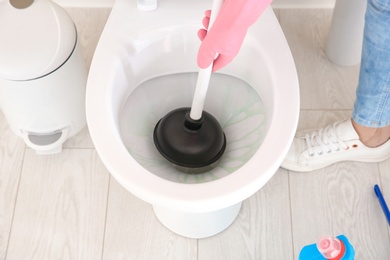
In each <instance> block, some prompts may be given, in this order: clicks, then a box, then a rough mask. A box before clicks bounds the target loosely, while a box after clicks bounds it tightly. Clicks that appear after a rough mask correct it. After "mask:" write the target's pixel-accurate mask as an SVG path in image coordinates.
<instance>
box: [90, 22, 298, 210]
mask: <svg viewBox="0 0 390 260" xmlns="http://www.w3.org/2000/svg"><path fill="white" fill-rule="evenodd" d="M268 25H269V24H268ZM278 26H279V25H278ZM270 30H272V28H271V29H270ZM280 33H281V34H282V35H280ZM273 34H276V36H275V37H276V39H277V44H275V42H273V41H272V40H270V41H265V42H263V43H262V45H265V46H264V48H268V49H270V50H273V51H270V52H269V53H268V55H265V56H264V62H265V63H266V64H267V66H269V67H270V68H271V69H270V74H271V75H270V77H271V80H272V83H273V86H278V87H276V88H274V90H273V91H274V96H273V99H274V102H273V107H272V109H273V112H272V114H273V116H272V118H271V119H270V123H269V128H268V131H267V133H266V136H265V138H264V141H263V143H262V145H261V147H260V148H259V149H258V150H257V151H256V153H255V154H254V155H253V156H252V158H251V159H250V160H249V161H248V162H247V163H246V164H245V165H243V166H242V167H241V168H240V169H239V170H238V171H236V172H233V173H231V174H230V175H228V176H226V177H223V178H221V179H218V180H215V181H211V182H205V183H196V184H183V183H175V182H172V181H169V180H166V179H163V178H161V177H158V176H157V175H155V174H153V173H150V172H149V171H147V170H146V169H145V168H143V167H142V166H141V165H140V164H139V163H138V162H137V161H136V160H135V159H134V158H133V157H132V156H131V155H130V154H129V152H128V150H127V149H126V147H125V146H124V144H123V142H122V140H121V136H120V133H119V130H118V126H117V123H116V121H115V118H114V117H113V114H112V107H113V104H112V98H111V97H112V95H115V93H112V92H110V84H112V82H113V77H115V75H114V74H113V73H112V72H108V71H107V67H110V64H111V65H112V66H113V67H115V66H118V65H119V66H121V64H117V63H118V60H117V59H116V58H115V48H112V46H110V48H107V47H105V44H110V41H105V39H104V38H103V37H102V39H101V42H100V43H99V47H98V49H97V51H96V52H95V57H94V61H95V62H93V63H92V64H91V69H90V74H89V79H88V84H87V98H86V110H87V122H88V126H89V130H90V134H91V138H92V140H93V142H94V145H95V147H96V150H97V152H98V154H99V156H100V158H101V160H102V161H103V163H104V165H105V166H106V167H107V169H108V171H109V172H110V173H111V174H112V175H113V177H114V178H115V179H116V180H117V181H118V182H119V183H120V184H121V185H122V186H124V187H125V188H126V189H127V190H128V191H130V192H131V193H133V194H134V195H136V196H137V197H139V198H140V199H143V200H144V201H146V202H149V203H151V204H153V205H158V206H161V207H166V208H171V209H178V210H182V211H188V212H209V211H214V210H219V209H222V208H226V207H228V206H231V205H234V204H236V203H239V202H241V201H243V200H244V199H246V198H248V197H249V196H251V195H252V194H254V193H255V192H257V191H258V190H259V189H260V188H261V187H262V186H264V185H265V184H266V183H267V182H268V180H269V179H270V178H271V177H272V176H273V175H274V173H275V172H276V171H277V169H278V168H279V166H280V164H281V162H282V160H283V158H284V156H285V155H286V154H287V151H288V149H289V146H290V144H291V142H292V139H293V137H294V134H295V130H296V127H297V122H298V115H299V89H298V78H297V74H296V71H295V64H294V61H293V59H292V56H291V53H290V50H289V47H288V45H287V42H286V40H285V38H284V35H283V33H282V32H281V30H280V27H279V28H277V31H275V32H273ZM280 36H282V37H283V39H280V38H279V37H280ZM286 52H287V53H286ZM96 61H98V62H96ZM277 72H279V73H277ZM281 73H283V76H280V74H281ZM280 104H284V105H283V106H281V105H280ZM285 115H289V116H288V117H286V116H285ZM264 162H266V163H264ZM259 173H261V174H259ZM243 175H245V178H243V177H244V176H243ZM206 191H207V192H206Z"/></svg>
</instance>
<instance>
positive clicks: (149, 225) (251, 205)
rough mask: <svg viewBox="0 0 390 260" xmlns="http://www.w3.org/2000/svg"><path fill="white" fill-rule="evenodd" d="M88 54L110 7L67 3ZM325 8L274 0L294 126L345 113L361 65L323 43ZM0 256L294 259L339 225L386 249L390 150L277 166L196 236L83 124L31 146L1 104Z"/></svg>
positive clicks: (387, 252)
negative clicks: (127, 177) (129, 185)
mask: <svg viewBox="0 0 390 260" xmlns="http://www.w3.org/2000/svg"><path fill="white" fill-rule="evenodd" d="M68 11H69V12H70V14H71V15H72V17H73V18H74V20H75V22H76V25H77V26H78V28H79V31H80V38H81V43H82V45H83V47H84V51H85V56H86V59H87V62H88V63H89V62H90V60H91V57H92V54H93V50H94V48H95V46H96V42H97V40H98V37H99V35H100V33H101V30H102V28H103V25H104V22H105V20H106V19H107V16H108V14H109V10H107V9H93V10H90V9H68ZM331 11H332V10H328V9H326V10H324V9H321V10H308V9H305V10H291V9H286V10H276V12H277V14H278V17H279V19H280V22H281V25H282V27H283V29H284V32H285V34H286V37H287V39H288V41H289V44H290V46H291V50H292V52H293V55H294V58H295V60H296V65H297V69H298V73H299V78H300V87H301V101H302V106H301V117H300V125H299V128H314V127H317V126H324V125H326V124H327V123H329V122H332V121H334V120H339V119H343V118H347V117H349V116H350V114H351V109H352V106H353V101H354V95H355V94H354V92H355V89H356V83H357V76H358V72H359V66H355V67H350V68H343V67H339V66H336V65H333V64H332V63H330V62H329V61H328V60H327V59H326V56H325V54H324V46H325V42H326V36H327V30H328V26H329V22H330V19H331ZM0 174H1V175H0V259H7V260H14V259H15V260H20V259H50V260H51V259H180V260H182V259H218V260H219V259H234V260H236V259H265V260H272V259H275V260H285V259H297V258H298V254H299V251H300V249H301V248H302V247H303V246H304V245H306V244H310V243H313V242H314V241H315V240H316V239H317V238H318V237H319V236H321V235H324V234H330V235H339V234H345V235H346V236H347V237H348V238H349V239H350V241H351V243H352V244H353V245H354V247H355V249H356V258H355V259H361V260H386V259H390V232H389V226H388V225H387V222H386V219H385V218H384V215H383V213H382V211H381V208H380V206H379V203H378V201H377V199H376V197H375V194H374V192H373V186H374V184H376V183H378V184H380V186H381V187H382V192H383V193H384V196H385V198H387V200H388V202H389V203H390V160H387V161H385V162H383V163H374V164H366V163H352V162H346V163H340V164H337V165H333V166H330V167H327V168H325V169H322V170H318V171H315V172H312V173H294V172H288V171H285V170H283V169H279V170H278V172H277V173H276V174H275V176H274V177H273V178H272V179H271V181H270V182H269V183H268V184H267V185H266V186H265V187H264V188H262V189H261V190H260V191H259V192H257V193H256V194H255V195H253V196H252V197H250V198H249V199H248V200H246V201H245V202H244V204H243V207H242V210H241V212H240V215H239V216H238V219H237V220H236V221H235V222H234V224H233V225H232V226H231V227H230V228H228V229H227V230H225V231H224V232H222V233H221V234H219V235H217V236H214V237H212V238H208V239H202V240H195V239H186V238H183V237H180V236H177V235H175V234H173V233H172V232H170V231H169V230H167V229H166V228H165V227H164V226H162V225H161V224H160V223H159V222H158V220H157V219H156V217H155V216H154V214H153V211H152V209H151V206H150V205H148V204H146V203H144V202H143V201H141V200H139V199H137V198H136V197H134V196H133V195H132V194H130V193H128V192H127V191H126V190H124V189H123V188H122V187H121V186H120V185H119V184H118V183H117V182H116V181H115V180H114V179H113V178H111V176H110V174H109V173H108V172H107V170H106V169H105V167H104V166H103V164H102V163H101V161H100V159H99V157H98V155H97V154H96V152H95V150H94V148H93V144H92V142H91V139H90V137H89V134H88V130H87V129H85V130H84V131H82V132H81V133H80V134H78V135H77V136H76V137H74V138H72V139H70V140H69V141H67V143H66V145H65V149H64V151H63V152H62V153H61V154H58V155H50V156H37V155H35V153H34V151H32V150H30V149H28V148H26V147H25V145H24V143H23V142H22V141H21V139H19V138H18V137H16V136H15V135H14V134H13V133H12V132H11V131H10V129H9V128H8V126H7V122H6V120H5V118H4V116H3V114H1V113H0Z"/></svg>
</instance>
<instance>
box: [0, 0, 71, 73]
mask: <svg viewBox="0 0 390 260" xmlns="http://www.w3.org/2000/svg"><path fill="white" fill-rule="evenodd" d="M19 3H20V4H19ZM76 38H77V33H76V28H75V26H74V24H73V21H72V19H71V18H70V17H69V16H68V14H67V13H66V11H65V10H63V9H62V8H61V7H60V6H58V5H57V4H55V3H53V2H52V1H48V0H35V1H34V0H0V77H1V78H3V79H7V80H30V79H36V78H39V77H42V76H45V75H47V74H49V73H50V72H52V71H54V70H56V69H57V68H58V67H60V66H61V65H62V64H63V63H64V62H65V61H66V60H67V59H68V58H69V56H70V55H71V53H72V51H73V49H74V46H75V44H76Z"/></svg>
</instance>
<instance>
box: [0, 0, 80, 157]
mask: <svg viewBox="0 0 390 260" xmlns="http://www.w3.org/2000/svg"><path fill="white" fill-rule="evenodd" d="M86 81H87V69H86V65H85V61H84V58H83V55H82V53H81V51H80V49H79V44H78V40H77V31H76V28H75V25H74V23H73V21H72V19H71V18H70V17H69V15H68V14H67V13H66V11H65V10H63V9H62V8H61V7H60V6H58V5H57V4H55V3H53V2H51V1H49V0H0V108H1V109H2V111H3V113H4V115H5V117H6V119H7V122H8V124H9V126H10V128H11V129H12V130H13V131H14V132H15V133H16V134H17V135H18V136H20V137H22V138H23V139H24V141H25V143H26V144H27V145H28V146H29V147H31V148H33V149H34V150H36V152H37V153H39V154H51V153H58V152H60V151H61V150H62V144H63V143H64V142H65V141H66V140H67V139H68V138H70V137H72V136H73V135H75V134H76V133H77V132H79V131H80V130H81V129H82V128H83V127H84V126H85V125H86V118H85V88H86Z"/></svg>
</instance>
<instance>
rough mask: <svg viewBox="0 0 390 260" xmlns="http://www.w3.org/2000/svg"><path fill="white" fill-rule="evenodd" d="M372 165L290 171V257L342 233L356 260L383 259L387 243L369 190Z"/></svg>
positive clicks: (374, 168) (376, 178) (375, 179)
mask: <svg viewBox="0 0 390 260" xmlns="http://www.w3.org/2000/svg"><path fill="white" fill-rule="evenodd" d="M378 181H379V172H378V165H377V164H376V163H372V164H369V163H352V162H345V163H339V164H335V165H332V166H329V167H327V168H324V169H322V170H318V171H314V172H310V173H296V172H290V191H291V206H292V207H291V208H292V224H293V239H294V251H295V259H297V257H298V254H299V251H300V250H301V248H302V247H303V246H304V245H307V244H312V243H315V242H316V241H317V239H318V238H319V237H320V236H322V235H333V236H337V235H339V234H344V235H346V236H347V237H348V238H349V240H350V242H351V243H352V245H353V246H354V247H355V250H356V259H381V260H385V259H388V257H389V255H390V247H389V244H390V241H389V237H388V232H387V230H386V229H385V228H384V227H385V223H384V219H383V216H380V214H378V203H377V200H376V197H375V194H374V192H373V187H374V184H375V183H377V182H378Z"/></svg>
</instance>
